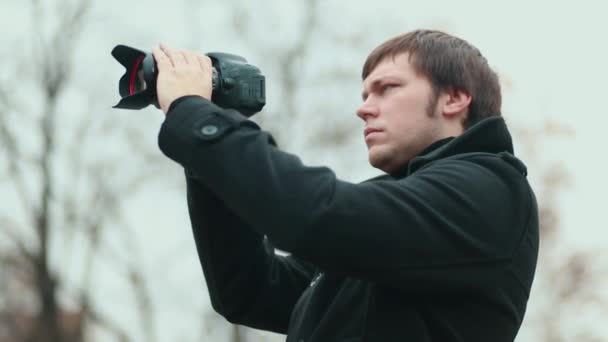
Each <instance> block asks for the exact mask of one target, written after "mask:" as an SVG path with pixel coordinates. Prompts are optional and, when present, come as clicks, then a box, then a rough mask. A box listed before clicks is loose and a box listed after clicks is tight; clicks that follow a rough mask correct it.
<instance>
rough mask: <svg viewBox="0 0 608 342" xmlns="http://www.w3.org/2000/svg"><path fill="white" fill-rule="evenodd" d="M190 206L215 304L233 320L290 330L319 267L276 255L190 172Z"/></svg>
mask: <svg viewBox="0 0 608 342" xmlns="http://www.w3.org/2000/svg"><path fill="white" fill-rule="evenodd" d="M186 182H187V194H188V210H189V212H190V219H191V222H192V230H193V233H194V239H195V242H196V247H197V251H198V255H199V259H200V262H201V265H202V268H203V273H204V275H205V279H206V281H207V287H208V289H209V296H210V298H211V303H212V305H213V308H214V309H215V310H216V311H217V312H218V313H220V314H221V315H222V316H224V317H225V318H226V319H227V320H228V321H230V322H232V323H236V324H241V325H246V326H250V327H252V328H257V329H263V330H270V331H274V332H278V333H283V334H284V333H286V331H287V327H288V323H289V318H290V315H291V311H292V309H293V307H294V305H295V303H296V301H297V300H298V298H299V297H300V295H301V294H302V292H303V291H304V290H305V289H306V287H307V286H308V284H309V283H310V281H311V279H312V276H313V272H314V270H313V269H312V268H311V267H310V266H309V265H307V264H305V263H302V262H299V261H297V260H295V258H293V257H291V256H288V257H282V256H278V255H275V253H274V249H273V248H272V246H270V245H269V244H268V243H265V241H264V237H263V236H262V235H261V234H259V233H257V232H255V231H254V230H253V229H251V228H250V227H247V224H246V223H245V222H243V221H242V220H241V219H240V218H239V217H237V216H236V215H235V214H234V213H232V212H231V211H230V210H229V209H228V208H226V206H225V205H224V203H223V202H222V201H221V200H220V199H219V198H217V197H216V196H215V195H213V194H212V193H211V192H210V191H209V190H208V189H207V188H206V187H205V186H204V185H202V184H201V183H199V182H198V181H197V180H196V179H194V178H192V177H189V176H188V172H187V173H186Z"/></svg>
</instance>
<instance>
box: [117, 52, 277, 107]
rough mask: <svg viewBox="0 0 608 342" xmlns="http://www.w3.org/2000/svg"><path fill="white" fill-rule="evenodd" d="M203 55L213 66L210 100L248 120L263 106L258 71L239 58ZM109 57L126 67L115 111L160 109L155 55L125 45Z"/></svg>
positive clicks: (261, 78)
mask: <svg viewBox="0 0 608 342" xmlns="http://www.w3.org/2000/svg"><path fill="white" fill-rule="evenodd" d="M206 55H207V56H208V57H209V58H210V59H211V61H212V64H213V80H212V86H213V91H212V95H211V101H212V102H214V103H215V104H217V105H218V106H220V107H222V108H227V109H228V108H230V109H235V110H237V111H239V112H240V113H242V114H243V115H245V116H247V117H250V116H252V115H253V114H255V113H257V112H259V111H261V110H262V108H263V107H264V105H265V104H266V85H265V77H264V75H262V74H261V72H260V69H258V68H257V67H255V66H253V65H251V64H249V63H247V60H245V58H243V57H241V56H237V55H233V54H229V53H223V52H211V53H207V54H206ZM112 56H114V58H115V59H116V60H117V61H118V62H119V63H120V64H122V65H123V66H124V67H125V68H126V72H125V74H124V75H123V76H122V77H121V78H120V80H119V81H118V92H119V93H120V96H121V97H122V98H121V100H120V101H119V102H118V103H117V104H116V105H115V106H114V108H123V109H142V108H144V107H147V106H148V105H150V104H153V105H154V106H156V107H157V108H160V107H159V105H158V98H157V96H156V80H157V77H158V68H157V66H156V61H155V60H154V56H153V55H152V54H151V53H148V52H144V51H141V50H138V49H135V48H132V47H129V46H125V45H117V46H115V47H114V49H112Z"/></svg>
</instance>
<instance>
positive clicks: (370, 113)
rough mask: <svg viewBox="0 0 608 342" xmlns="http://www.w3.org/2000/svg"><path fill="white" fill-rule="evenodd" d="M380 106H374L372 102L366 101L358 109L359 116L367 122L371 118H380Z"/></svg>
mask: <svg viewBox="0 0 608 342" xmlns="http://www.w3.org/2000/svg"><path fill="white" fill-rule="evenodd" d="M378 113H379V111H378V106H376V105H374V104H372V103H371V102H370V101H365V102H363V103H362V104H361V106H359V108H357V116H358V117H359V118H361V120H363V121H367V119H368V118H369V117H375V116H378Z"/></svg>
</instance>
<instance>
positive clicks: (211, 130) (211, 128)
mask: <svg viewBox="0 0 608 342" xmlns="http://www.w3.org/2000/svg"><path fill="white" fill-rule="evenodd" d="M218 130H219V129H218V128H217V126H216V125H205V126H203V128H201V133H203V135H206V136H212V135H214V134H216V133H217V131H218Z"/></svg>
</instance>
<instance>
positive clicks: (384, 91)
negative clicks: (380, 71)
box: [381, 84, 397, 93]
mask: <svg viewBox="0 0 608 342" xmlns="http://www.w3.org/2000/svg"><path fill="white" fill-rule="evenodd" d="M396 87H397V85H396V84H385V85H383V86H382V88H381V89H382V92H383V93H386V92H387V91H388V90H391V89H393V88H396Z"/></svg>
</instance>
